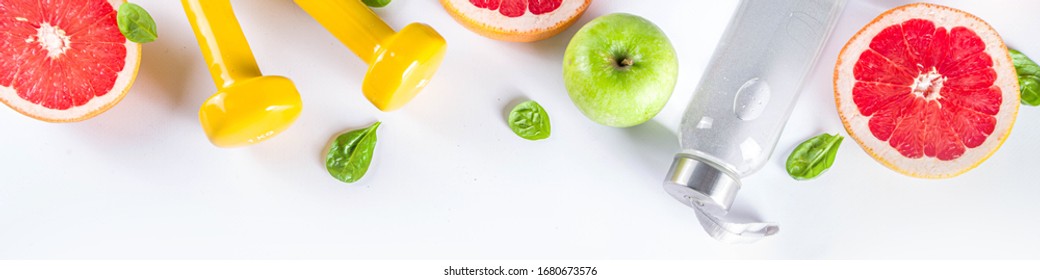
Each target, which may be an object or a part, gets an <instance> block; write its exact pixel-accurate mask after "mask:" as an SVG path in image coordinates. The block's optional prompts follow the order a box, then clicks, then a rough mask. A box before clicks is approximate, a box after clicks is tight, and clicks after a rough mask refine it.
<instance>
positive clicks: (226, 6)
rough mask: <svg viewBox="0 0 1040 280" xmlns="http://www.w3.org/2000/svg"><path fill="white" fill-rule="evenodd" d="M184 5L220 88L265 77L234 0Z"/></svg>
mask: <svg viewBox="0 0 1040 280" xmlns="http://www.w3.org/2000/svg"><path fill="white" fill-rule="evenodd" d="M181 4H183V5H184V12H185V13H186V14H187V15H188V22H190V23H191V28H192V29H193V30H195V37H196V38H198V39H199V40H198V41H199V48H200V49H201V50H202V56H203V58H205V59H206V66H207V67H209V73H210V75H212V76H213V82H214V83H215V84H216V85H217V88H226V87H229V86H231V84H233V83H234V82H235V81H236V80H242V79H247V78H254V77H260V76H261V75H263V74H262V73H260V67H259V66H257V65H256V59H255V58H254V57H253V51H252V50H251V49H250V48H249V43H248V42H246V36H245V34H243V33H242V28H241V26H239V24H238V19H236V18H235V13H234V11H232V10H231V1H230V0H182V1H181Z"/></svg>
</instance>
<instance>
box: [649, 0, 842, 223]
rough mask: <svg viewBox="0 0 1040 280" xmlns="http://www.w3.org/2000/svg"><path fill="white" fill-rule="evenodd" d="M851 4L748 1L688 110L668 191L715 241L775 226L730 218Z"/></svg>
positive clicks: (831, 0)
mask: <svg viewBox="0 0 1040 280" xmlns="http://www.w3.org/2000/svg"><path fill="white" fill-rule="evenodd" d="M845 2H846V0H783V1H775V0H742V1H740V4H739V6H738V7H737V11H736V13H735V14H734V16H733V18H732V19H731V21H730V23H729V26H728V27H727V29H726V31H725V33H724V34H723V35H722V39H721V40H720V42H719V44H718V46H717V47H716V48H715V53H714V55H713V56H712V59H711V62H710V63H709V64H708V68H707V69H706V70H705V71H704V76H702V77H701V80H700V84H699V85H698V86H697V90H696V92H695V93H694V95H693V99H692V100H691V101H690V104H689V106H688V107H687V109H686V113H685V115H684V116H683V119H682V124H681V127H680V130H679V141H680V145H681V146H682V151H681V152H679V153H678V154H676V155H675V161H674V162H673V163H672V167H671V169H670V170H669V171H668V177H667V178H665V183H664V188H665V190H666V191H667V192H668V193H669V194H671V195H672V196H673V197H675V198H676V199H678V200H679V201H681V202H683V203H685V204H687V205H689V206H691V207H693V208H694V209H696V211H697V217H698V219H700V221H701V224H702V225H703V226H704V228H705V230H707V231H708V233H709V234H710V235H712V236H713V237H715V238H716V239H719V240H722V241H728V242H741V241H754V240H757V239H759V238H762V237H765V236H769V235H772V234H774V233H776V232H777V231H778V230H779V227H777V226H776V225H774V224H767V223H749V224H739V223H732V222H728V221H726V220H725V218H724V217H723V216H725V215H726V214H727V213H728V211H729V208H730V205H732V204H733V200H734V198H735V197H736V195H737V191H739V190H740V186H741V184H740V179H741V178H743V177H746V176H748V175H751V174H752V173H754V172H755V171H758V170H759V169H761V168H762V166H763V165H765V163H766V161H767V160H768V159H769V156H770V154H771V153H772V152H773V148H774V147H775V146H776V142H777V140H778V139H779V137H780V132H781V131H782V130H783V128H784V124H785V123H786V122H787V119H788V117H789V116H790V114H791V109H792V108H793V107H794V105H795V100H796V99H797V98H798V94H799V93H800V91H801V89H802V84H803V82H804V81H805V80H806V77H807V76H808V74H809V72H810V71H811V70H812V68H813V66H814V65H815V64H816V61H817V58H819V56H820V52H821V51H822V50H823V47H824V43H825V41H826V40H827V38H828V37H830V33H831V30H832V29H833V27H834V25H835V23H836V22H837V19H838V16H839V15H840V14H841V12H842V10H843V9H844V7H845Z"/></svg>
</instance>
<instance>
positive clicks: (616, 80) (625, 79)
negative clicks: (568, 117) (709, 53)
mask: <svg viewBox="0 0 1040 280" xmlns="http://www.w3.org/2000/svg"><path fill="white" fill-rule="evenodd" d="M678 74H679V62H678V60H676V57H675V48H673V47H672V43H671V42H670V41H668V37H667V36H665V35H664V32H663V31H661V29H660V28H658V27H657V25H654V23H652V22H650V21H648V20H646V19H644V18H642V17H639V16H636V15H630V14H623V13H617V14H609V15H605V16H601V17H598V18H596V19H594V20H592V21H590V22H589V23H588V24H585V26H583V27H582V28H581V30H578V33H577V34H575V35H574V38H572V39H571V42H570V44H568V45H567V52H566V53H565V54H564V55H563V81H564V84H565V85H566V86H567V92H568V93H569V94H570V96H571V101H573V102H574V105H576V106H578V109H579V110H581V113H582V114H585V116H586V117H588V118H589V119H591V120H593V121H595V122H597V123H600V124H603V125H608V126H614V127H629V126H634V125H637V124H641V123H644V122H646V121H648V120H650V119H651V118H653V117H654V116H656V115H657V113H658V112H660V111H661V108H664V104H665V103H668V98H669V97H671V96H672V91H673V90H674V89H675V81H676V79H677V78H678Z"/></svg>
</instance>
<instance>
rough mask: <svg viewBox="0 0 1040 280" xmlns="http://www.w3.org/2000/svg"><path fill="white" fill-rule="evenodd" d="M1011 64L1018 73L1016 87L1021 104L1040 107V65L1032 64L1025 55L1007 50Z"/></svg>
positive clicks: (1013, 50)
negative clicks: (1019, 92)
mask: <svg viewBox="0 0 1040 280" xmlns="http://www.w3.org/2000/svg"><path fill="white" fill-rule="evenodd" d="M1008 52H1010V53H1011V63H1012V64H1014V65H1015V72H1018V87H1019V91H1021V94H1022V104H1025V105H1029V106H1040V65H1037V64H1036V62H1033V60H1032V59H1029V57H1027V56H1026V55H1025V54H1022V52H1019V51H1017V50H1015V49H1011V48H1008Z"/></svg>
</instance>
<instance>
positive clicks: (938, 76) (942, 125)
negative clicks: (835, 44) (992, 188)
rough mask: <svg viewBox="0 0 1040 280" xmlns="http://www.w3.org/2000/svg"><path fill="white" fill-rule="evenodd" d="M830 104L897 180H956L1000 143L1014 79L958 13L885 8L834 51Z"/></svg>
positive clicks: (1015, 95) (991, 40) (1014, 96)
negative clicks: (900, 177)
mask: <svg viewBox="0 0 1040 280" xmlns="http://www.w3.org/2000/svg"><path fill="white" fill-rule="evenodd" d="M834 97H835V101H836V104H837V108H838V113H839V115H840V116H841V120H842V123H844V125H845V129H846V130H847V131H848V133H849V135H851V136H852V138H853V139H855V140H856V142H857V143H859V145H860V147H862V148H863V150H865V151H866V152H867V153H869V154H870V155H871V156H873V157H874V159H876V160H877V161H879V162H881V163H882V164H884V165H885V166H887V167H889V168H891V169H893V170H895V171H898V172H900V173H903V174H906V175H910V176H914V177H925V178H946V177H953V176H957V175H960V174H962V173H964V172H966V171H968V170H970V169H972V168H975V167H976V166H978V165H979V164H980V163H982V162H983V161H985V160H986V159H987V158H989V156H991V155H992V154H993V153H994V152H995V151H996V150H997V149H998V148H1000V145H1001V144H1003V143H1004V140H1005V139H1007V136H1008V133H1010V132H1011V126H1012V125H1013V124H1014V123H1015V116H1016V115H1017V113H1018V104H1019V92H1018V78H1017V76H1016V75H1015V68H1014V66H1013V65H1012V63H1011V57H1010V56H1009V55H1008V51H1007V48H1006V47H1005V46H1004V41H1003V40H1001V38H1000V36H999V35H998V34H997V32H996V31H995V30H993V28H992V27H990V26H989V25H988V24H986V22H984V21H982V20H981V19H979V18H978V17H975V16H973V15H971V14H968V13H966V12H963V11H960V10H956V9H953V8H949V7H944V6H939V5H934V4H923V3H918V4H910V5H905V6H901V7H897V8H895V9H892V10H889V11H887V12H885V13H883V14H881V15H880V16H878V17H877V18H875V19H874V20H873V21H871V22H870V23H869V24H867V25H866V26H865V27H863V29H861V30H860V31H859V32H858V33H856V35H855V36H853V37H852V39H850V40H849V42H848V43H847V44H846V45H845V47H844V49H842V51H841V53H840V54H839V55H838V62H837V65H836V66H835V69H834Z"/></svg>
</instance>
